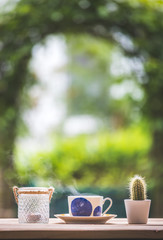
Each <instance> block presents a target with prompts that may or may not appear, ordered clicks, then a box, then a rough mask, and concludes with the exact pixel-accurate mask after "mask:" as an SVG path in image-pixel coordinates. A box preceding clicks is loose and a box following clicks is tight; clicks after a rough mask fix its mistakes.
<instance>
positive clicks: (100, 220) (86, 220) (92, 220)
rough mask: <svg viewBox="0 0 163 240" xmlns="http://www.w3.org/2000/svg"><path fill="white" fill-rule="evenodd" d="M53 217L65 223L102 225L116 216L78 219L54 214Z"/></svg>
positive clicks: (67, 215)
mask: <svg viewBox="0 0 163 240" xmlns="http://www.w3.org/2000/svg"><path fill="white" fill-rule="evenodd" d="M54 216H55V217H57V218H59V219H61V220H63V221H64V222H65V223H96V224H103V223H106V222H107V221H108V220H110V219H112V218H115V217H116V216H117V215H115V214H105V215H103V216H97V217H94V216H93V217H84V216H83V217H78V216H75V217H74V216H70V215H69V214H56V215H54Z"/></svg>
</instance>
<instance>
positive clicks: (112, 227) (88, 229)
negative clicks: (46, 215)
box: [0, 218, 163, 239]
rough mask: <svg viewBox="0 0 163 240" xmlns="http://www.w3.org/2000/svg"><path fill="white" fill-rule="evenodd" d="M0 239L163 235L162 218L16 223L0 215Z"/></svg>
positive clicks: (16, 221)
mask: <svg viewBox="0 0 163 240" xmlns="http://www.w3.org/2000/svg"><path fill="white" fill-rule="evenodd" d="M0 239H163V219H162V218H159V219H149V221H148V224H127V220H126V219H124V218H119V219H118V218H116V219H112V220H110V221H109V222H107V223H106V224H101V225H100V224H65V223H64V222H62V221H61V220H58V219H50V221H49V224H19V223H18V220H17V219H5V218H4V219H2V218H1V219H0Z"/></svg>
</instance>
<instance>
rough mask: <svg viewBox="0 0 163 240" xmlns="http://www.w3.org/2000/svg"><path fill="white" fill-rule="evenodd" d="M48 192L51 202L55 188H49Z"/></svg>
mask: <svg viewBox="0 0 163 240" xmlns="http://www.w3.org/2000/svg"><path fill="white" fill-rule="evenodd" d="M48 191H49V202H50V200H51V198H52V195H53V192H54V188H53V187H50V188H48Z"/></svg>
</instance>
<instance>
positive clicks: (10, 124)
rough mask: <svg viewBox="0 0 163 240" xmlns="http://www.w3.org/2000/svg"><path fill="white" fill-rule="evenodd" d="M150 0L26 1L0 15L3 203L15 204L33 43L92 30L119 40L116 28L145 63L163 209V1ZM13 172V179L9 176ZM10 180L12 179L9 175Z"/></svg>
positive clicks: (146, 109) (158, 207)
mask: <svg viewBox="0 0 163 240" xmlns="http://www.w3.org/2000/svg"><path fill="white" fill-rule="evenodd" d="M145 2H146V1H144V3H143V1H118V0H113V1H108V0H102V1H98V0H94V1H88V0H81V1H76V0H72V1H71V3H70V2H69V1H65V0H54V1H53V0H38V1H35V0H23V1H19V2H18V3H17V5H16V7H15V8H14V10H13V11H10V12H9V13H7V12H4V13H2V14H1V15H0V78H1V82H0V116H1V118H0V157H1V176H2V179H1V185H2V188H1V189H2V192H1V195H2V196H9V197H8V198H6V197H4V198H3V202H2V203H1V207H2V208H10V207H11V204H12V196H11V189H9V185H10V183H9V179H10V177H9V176H11V177H13V174H12V169H13V159H12V152H13V148H14V141H15V138H16V134H17V132H16V127H17V124H18V122H19V112H20V109H21V96H22V92H23V91H25V89H26V88H27V87H28V86H30V85H31V84H32V81H34V79H33V78H32V77H31V76H30V75H29V74H28V61H29V59H30V57H31V49H32V47H33V46H34V45H35V44H37V43H38V42H41V41H43V40H44V38H45V37H46V36H48V35H49V34H56V33H65V34H67V33H75V34H78V33H87V34H91V35H93V36H94V37H99V38H104V39H107V40H108V41H112V42H116V41H117V40H116V39H115V33H118V32H119V33H121V34H123V35H124V36H126V37H128V38H129V39H130V40H131V41H132V43H133V47H127V46H124V45H123V44H121V43H120V42H117V44H119V45H120V46H121V48H122V49H123V51H124V53H125V54H126V55H127V56H128V57H138V58H141V59H142V62H143V64H144V71H145V75H144V77H142V78H141V80H140V81H141V84H142V86H143V88H144V92H145V102H144V105H143V108H142V113H143V114H144V116H145V117H146V118H147V119H148V121H149V122H150V124H151V131H152V135H153V144H152V150H151V153H150V157H151V174H150V175H151V177H153V178H154V183H155V188H154V192H155V195H154V196H155V198H154V199H153V201H154V205H155V214H156V215H157V216H161V215H162V214H163V207H162V201H163V186H162V183H161V179H162V176H163V172H162V171H163V170H162V169H163V168H162V166H163V161H162V155H163V108H162V102H163V94H162V93H163V81H162V76H163V61H162V60H163V48H162V39H163V21H162V18H163V14H162V11H163V10H162V6H161V5H160V6H157V4H156V6H150V5H148V4H147V3H145ZM6 176H7V178H6ZM5 179H7V180H5Z"/></svg>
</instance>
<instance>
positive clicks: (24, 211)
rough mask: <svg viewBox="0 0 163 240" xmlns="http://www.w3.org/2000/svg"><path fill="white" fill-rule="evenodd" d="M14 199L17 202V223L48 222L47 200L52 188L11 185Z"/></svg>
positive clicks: (52, 190)
mask: <svg viewBox="0 0 163 240" xmlns="http://www.w3.org/2000/svg"><path fill="white" fill-rule="evenodd" d="M13 192H14V196H15V200H16V202H17V204H18V220H19V223H48V222H49V202H50V200H51V198H52V195H53V192H54V188H53V187H50V188H39V187H26V188H18V187H13Z"/></svg>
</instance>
